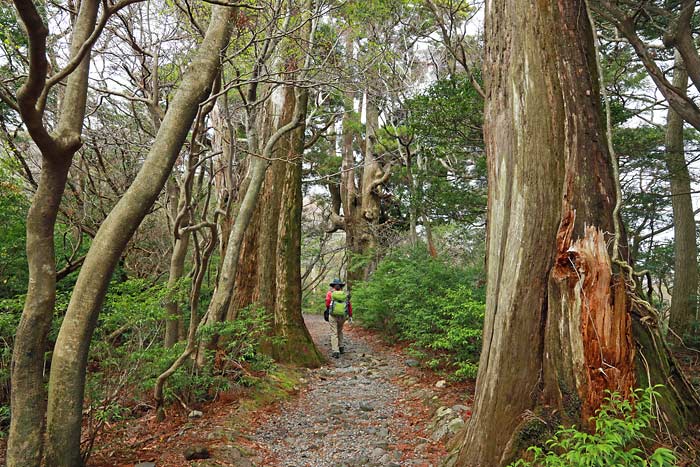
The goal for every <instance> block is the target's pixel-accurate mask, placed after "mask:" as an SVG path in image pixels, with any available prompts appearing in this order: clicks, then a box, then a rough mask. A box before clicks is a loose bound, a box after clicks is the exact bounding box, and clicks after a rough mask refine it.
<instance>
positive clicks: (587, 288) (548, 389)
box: [456, 0, 700, 467]
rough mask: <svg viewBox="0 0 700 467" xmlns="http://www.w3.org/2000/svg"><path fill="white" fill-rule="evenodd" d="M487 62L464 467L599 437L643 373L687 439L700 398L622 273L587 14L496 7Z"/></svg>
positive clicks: (564, 7) (490, 7) (574, 4)
mask: <svg viewBox="0 0 700 467" xmlns="http://www.w3.org/2000/svg"><path fill="white" fill-rule="evenodd" d="M486 51H487V53H486V62H485V64H486V75H487V99H486V109H485V117H486V118H485V122H486V123H485V137H486V138H485V141H486V148H487V153H488V154H489V157H488V164H489V166H488V174H489V201H488V202H489V206H488V207H489V209H488V213H489V219H488V241H487V298H486V301H487V303H486V316H485V323H484V334H483V335H484V343H483V349H482V354H481V360H480V364H479V374H478V379H477V387H476V396H475V401H474V407H475V411H474V414H473V417H472V419H471V421H470V423H469V425H468V427H467V430H466V432H465V434H464V437H463V439H462V440H461V443H460V450H459V454H458V456H457V462H456V465H458V466H474V467H476V466H482V467H483V466H490V467H491V466H493V467H496V466H503V465H506V464H508V463H509V462H510V461H512V460H513V459H514V457H516V456H517V455H518V454H519V453H520V452H522V450H523V449H525V448H526V447H527V446H529V445H530V444H532V443H534V442H537V441H539V440H538V439H535V438H536V436H535V435H534V434H537V433H544V432H546V430H547V429H548V427H556V426H557V425H558V424H559V423H563V424H565V425H567V424H568V425H570V424H572V423H573V424H577V425H579V426H584V427H585V426H588V423H589V422H588V417H589V416H591V415H592V414H593V413H594V412H595V410H596V409H597V408H598V407H599V406H600V404H601V402H602V399H603V397H604V396H605V393H604V390H605V389H610V390H615V391H619V392H621V393H623V394H626V393H628V391H629V388H630V387H631V386H633V385H637V384H641V385H646V384H647V383H648V381H647V376H646V375H647V372H646V368H645V366H644V365H643V364H642V363H641V362H642V361H645V362H647V363H648V365H649V374H650V375H651V381H649V382H651V383H652V384H654V383H663V384H665V385H666V386H667V390H664V391H663V397H662V398H660V401H659V403H660V406H661V409H662V411H664V412H665V416H666V417H667V420H669V422H668V424H669V426H670V427H671V428H672V429H674V430H679V431H682V430H683V429H685V427H686V426H687V422H689V421H696V420H697V418H698V416H699V414H700V410H699V409H700V407H699V406H698V399H697V396H696V395H695V394H694V393H693V391H692V389H691V388H690V386H689V385H688V383H687V381H686V380H685V379H684V378H683V376H682V374H680V372H679V371H678V368H677V367H676V365H675V362H674V360H673V358H672V356H671V355H670V354H669V353H668V351H667V349H666V347H665V346H664V344H663V340H660V334H659V330H658V328H657V322H656V321H655V315H654V314H653V312H651V311H649V310H648V309H646V308H644V307H642V306H641V305H640V304H639V303H638V302H636V301H635V302H633V300H632V298H633V293H634V292H633V290H631V289H632V286H631V285H630V284H628V283H627V282H626V274H627V273H628V271H627V268H626V266H625V263H624V262H621V261H617V260H614V259H611V256H612V258H615V257H616V254H615V253H616V252H611V251H610V247H609V245H611V246H612V245H614V244H616V242H613V241H612V240H613V239H611V238H610V233H611V232H616V231H617V230H618V228H619V227H618V226H619V225H620V224H621V223H620V222H619V218H618V219H615V217H614V214H613V212H614V210H615V205H616V199H617V190H616V185H615V180H614V176H613V165H612V160H611V157H610V154H609V153H608V150H607V146H606V143H605V142H606V136H605V134H604V132H603V131H602V128H603V125H602V123H601V118H600V116H601V114H602V112H601V109H600V96H599V93H598V89H599V85H598V81H597V73H596V62H595V56H594V48H593V36H592V32H591V27H590V23H589V20H588V16H587V12H586V7H585V4H584V2H583V1H580V0H572V1H569V2H558V3H557V2H521V1H517V0H494V1H492V2H489V3H488V4H487V11H486ZM618 233H619V234H620V235H621V238H619V240H620V241H621V245H623V246H624V242H625V238H624V234H623V232H618ZM635 338H636V339H635ZM635 340H636V342H637V343H638V344H639V348H638V349H639V350H637V349H636V348H635ZM514 388H519V389H516V390H514Z"/></svg>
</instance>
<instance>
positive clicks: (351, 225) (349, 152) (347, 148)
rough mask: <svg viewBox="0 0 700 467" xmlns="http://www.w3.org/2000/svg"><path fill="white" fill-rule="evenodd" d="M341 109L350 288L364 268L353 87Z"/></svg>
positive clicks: (349, 47) (348, 40) (348, 50)
mask: <svg viewBox="0 0 700 467" xmlns="http://www.w3.org/2000/svg"><path fill="white" fill-rule="evenodd" d="M352 37H353V36H352V31H350V30H348V32H347V33H346V34H345V54H346V56H347V60H348V63H351V62H352V60H353V47H354V42H353V39H352ZM344 101H345V102H344V106H345V109H344V112H343V121H342V125H343V138H342V146H341V154H342V157H343V162H342V167H341V169H342V171H341V172H342V173H341V175H340V190H341V200H342V205H343V220H344V226H343V229H344V230H345V249H346V254H347V255H348V261H347V278H346V281H347V284H348V289H352V285H353V283H354V282H356V281H361V280H362V276H363V271H362V269H361V268H359V267H356V265H355V262H356V261H357V260H356V259H355V258H356V257H357V256H359V255H360V254H361V252H362V250H361V247H360V227H361V221H362V217H361V216H362V201H361V194H360V193H359V190H358V187H357V181H356V180H357V178H356V177H357V172H356V169H355V152H354V150H353V141H354V139H355V129H354V127H355V125H354V122H353V120H354V118H355V92H354V91H353V90H352V89H348V90H346V91H345V96H344Z"/></svg>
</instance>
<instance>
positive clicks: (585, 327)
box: [545, 211, 636, 421]
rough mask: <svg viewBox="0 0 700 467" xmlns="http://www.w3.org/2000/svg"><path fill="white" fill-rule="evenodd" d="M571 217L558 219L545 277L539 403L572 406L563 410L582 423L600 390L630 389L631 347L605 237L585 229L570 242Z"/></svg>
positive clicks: (621, 288)
mask: <svg viewBox="0 0 700 467" xmlns="http://www.w3.org/2000/svg"><path fill="white" fill-rule="evenodd" d="M574 219H575V212H573V211H569V212H568V213H567V214H566V215H565V217H564V219H563V220H562V223H561V226H560V230H559V233H558V235H557V248H558V253H557V258H556V262H555V265H554V268H553V269H552V273H551V276H550V283H549V300H548V308H549V313H548V319H547V327H546V334H545V349H546V351H545V379H547V378H548V377H549V378H550V380H549V381H548V383H549V384H545V400H548V402H553V403H555V404H554V405H556V406H559V405H560V404H561V403H563V404H564V405H566V404H569V405H571V404H573V406H569V407H563V408H564V409H565V410H566V411H567V412H570V413H571V415H574V414H575V413H576V412H577V414H576V416H575V418H579V417H580V419H581V420H583V421H587V420H588V419H589V418H590V417H591V416H593V415H594V414H595V411H596V410H597V409H598V408H600V406H601V404H602V402H603V400H604V398H605V397H606V390H610V391H616V392H619V393H621V394H623V395H625V396H626V395H628V394H629V392H630V389H631V388H633V387H634V386H635V380H636V378H635V347H634V338H633V335H632V319H631V315H630V303H631V301H630V299H629V297H628V287H627V285H626V284H625V280H624V275H623V273H622V272H617V273H615V272H613V268H612V261H611V259H610V255H609V253H608V247H607V241H606V238H605V234H604V232H602V231H600V230H599V229H598V228H596V227H593V226H589V227H586V228H585V229H584V235H583V237H581V238H578V239H576V240H575V241H572V232H573V226H574ZM562 359H563V361H557V360H562ZM548 370H549V371H548ZM551 378H556V379H554V380H552V379H551ZM567 393H568V394H567ZM557 402H559V403H557Z"/></svg>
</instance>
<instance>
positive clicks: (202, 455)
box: [184, 446, 211, 461]
mask: <svg viewBox="0 0 700 467" xmlns="http://www.w3.org/2000/svg"><path fill="white" fill-rule="evenodd" d="M184 455H185V459H187V460H188V461H191V460H193V459H209V458H210V457H211V454H209V449H207V448H206V447H204V446H192V447H189V448H187V449H185V454H184Z"/></svg>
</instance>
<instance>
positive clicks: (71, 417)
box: [46, 6, 235, 467]
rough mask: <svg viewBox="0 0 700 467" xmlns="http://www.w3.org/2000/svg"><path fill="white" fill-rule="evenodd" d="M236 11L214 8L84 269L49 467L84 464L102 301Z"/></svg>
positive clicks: (54, 397)
mask: <svg viewBox="0 0 700 467" xmlns="http://www.w3.org/2000/svg"><path fill="white" fill-rule="evenodd" d="M233 11H235V10H233V9H231V8H228V7H223V6H214V7H213V8H212V14H211V20H210V22H209V27H208V29H207V32H206V35H205V38H204V40H203V41H202V44H201V45H200V47H199V49H198V51H197V53H196V54H195V56H194V57H193V60H192V63H191V65H190V66H189V68H188V69H187V71H186V72H185V75H184V76H183V79H182V82H181V83H180V86H179V88H178V90H177V92H176V94H175V96H174V98H173V100H172V102H171V103H170V106H169V108H168V112H167V113H166V115H165V118H164V119H163V121H162V123H161V125H160V129H159V131H158V134H157V136H156V139H155V141H154V143H153V146H152V147H151V150H150V151H149V154H148V156H147V157H146V160H145V161H144V164H143V166H142V167H141V170H139V173H138V175H137V176H136V179H135V180H134V182H133V183H132V184H131V186H130V187H129V189H128V190H127V191H126V193H125V194H124V196H123V197H122V198H121V199H120V200H119V202H118V203H117V205H116V206H115V207H114V209H113V210H112V212H110V214H109V216H108V217H107V219H105V221H104V222H103V223H102V225H101V226H100V229H99V230H98V232H97V235H96V236H95V238H94V240H93V243H92V246H91V248H90V251H89V252H88V254H87V257H86V259H85V263H84V264H83V267H82V269H81V271H80V275H79V276H78V280H77V282H76V285H75V288H74V290H73V294H72V296H71V300H70V303H69V305H68V311H67V312H66V316H65V318H64V320H63V324H62V326H61V330H60V331H59V334H58V338H57V340H56V345H55V350H54V354H53V359H52V362H51V375H50V379H49V399H48V413H47V440H48V442H47V453H46V464H47V465H50V466H52V467H76V466H79V465H81V464H82V459H81V455H80V428H81V422H82V407H83V394H84V389H85V387H84V386H85V367H86V364H87V357H88V350H89V347H90V340H91V337H92V333H93V331H94V328H95V325H96V323H97V317H98V315H99V311H100V308H101V306H102V301H103V300H104V296H105V293H106V290H107V286H108V284H109V280H110V277H111V275H112V273H113V272H114V267H115V266H116V264H117V262H118V261H119V258H120V256H121V254H122V252H123V250H124V248H125V247H126V244H127V243H128V241H129V239H130V238H131V236H132V235H133V233H134V231H135V230H136V228H137V227H138V225H139V224H140V223H141V221H142V220H143V218H144V216H145V215H146V214H147V213H148V210H149V209H150V207H151V206H152V205H153V203H154V202H155V200H156V199H157V197H158V195H159V193H160V191H161V190H162V189H163V186H164V185H165V183H166V181H167V179H168V176H169V175H170V172H171V170H172V167H173V165H174V163H175V160H176V159H177V157H178V155H179V153H180V149H181V147H182V145H183V143H184V141H185V139H186V137H187V134H188V131H189V129H190V126H191V125H192V122H193V120H194V118H195V116H196V115H197V109H198V106H199V104H200V103H201V102H202V101H204V100H205V99H206V98H207V96H208V95H209V91H210V89H211V87H212V83H213V81H214V78H215V77H216V74H217V72H218V69H219V66H220V54H221V52H222V50H223V49H224V48H225V47H226V45H227V44H228V41H229V37H230V34H231V24H232V21H231V15H232V12H233Z"/></svg>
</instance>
